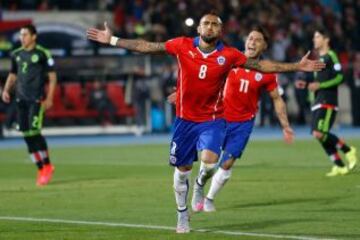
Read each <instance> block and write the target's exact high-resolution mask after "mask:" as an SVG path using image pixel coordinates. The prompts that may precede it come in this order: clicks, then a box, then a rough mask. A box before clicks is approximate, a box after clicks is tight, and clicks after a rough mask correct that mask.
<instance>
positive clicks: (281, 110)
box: [269, 89, 294, 143]
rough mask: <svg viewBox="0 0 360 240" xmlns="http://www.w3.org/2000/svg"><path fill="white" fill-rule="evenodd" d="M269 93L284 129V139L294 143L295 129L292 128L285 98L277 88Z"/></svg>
mask: <svg viewBox="0 0 360 240" xmlns="http://www.w3.org/2000/svg"><path fill="white" fill-rule="evenodd" d="M269 94H270V97H271V98H272V100H273V103H274V107H275V111H276V115H277V117H278V119H279V121H280V125H281V127H282V129H283V135H284V140H285V142H286V143H292V142H293V140H294V131H293V130H292V128H291V127H290V124H289V120H288V117H287V113H286V105H285V103H284V100H283V99H282V98H281V96H280V94H279V92H278V90H277V89H275V90H273V91H271V92H270V93H269Z"/></svg>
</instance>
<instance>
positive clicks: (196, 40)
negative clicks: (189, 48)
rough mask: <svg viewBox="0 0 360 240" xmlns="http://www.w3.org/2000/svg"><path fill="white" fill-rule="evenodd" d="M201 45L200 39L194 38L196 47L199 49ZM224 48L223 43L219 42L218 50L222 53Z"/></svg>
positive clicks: (217, 44)
mask: <svg viewBox="0 0 360 240" xmlns="http://www.w3.org/2000/svg"><path fill="white" fill-rule="evenodd" d="M199 45H200V37H196V38H194V46H195V47H199ZM223 48H224V43H223V42H222V41H220V40H219V41H217V43H216V50H218V51H221V50H222V49H223ZM199 49H200V48H199Z"/></svg>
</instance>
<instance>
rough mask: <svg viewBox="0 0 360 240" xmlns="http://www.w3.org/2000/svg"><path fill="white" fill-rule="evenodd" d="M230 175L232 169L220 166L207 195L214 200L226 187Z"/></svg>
mask: <svg viewBox="0 0 360 240" xmlns="http://www.w3.org/2000/svg"><path fill="white" fill-rule="evenodd" d="M230 177H231V169H229V170H225V169H222V168H221V167H220V168H219V169H218V170H217V172H216V173H215V175H214V177H213V178H212V181H211V185H210V189H209V192H208V194H207V196H206V197H207V198H209V199H211V200H214V198H215V195H216V194H217V193H218V192H219V191H220V190H221V189H222V188H223V187H224V185H225V183H226V182H227V180H229V178H230Z"/></svg>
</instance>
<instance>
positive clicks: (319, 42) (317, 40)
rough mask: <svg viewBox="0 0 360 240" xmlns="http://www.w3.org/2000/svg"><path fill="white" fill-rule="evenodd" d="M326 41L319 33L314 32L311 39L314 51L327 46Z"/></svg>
mask: <svg viewBox="0 0 360 240" xmlns="http://www.w3.org/2000/svg"><path fill="white" fill-rule="evenodd" d="M327 41H328V39H327V38H325V37H324V36H323V35H322V34H321V33H319V32H315V33H314V37H313V43H314V48H315V50H319V49H320V48H322V47H324V45H325V44H327Z"/></svg>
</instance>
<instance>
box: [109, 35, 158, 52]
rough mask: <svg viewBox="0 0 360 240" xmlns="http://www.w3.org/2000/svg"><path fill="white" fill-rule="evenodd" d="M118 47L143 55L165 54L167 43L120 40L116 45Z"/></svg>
mask: <svg viewBox="0 0 360 240" xmlns="http://www.w3.org/2000/svg"><path fill="white" fill-rule="evenodd" d="M116 46H117V47H120V48H125V49H128V50H131V51H136V52H141V53H164V52H165V43H163V42H148V41H145V40H142V39H141V40H140V39H139V40H128V39H122V38H119V39H118V40H117V43H116Z"/></svg>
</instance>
